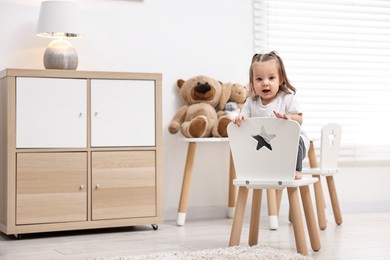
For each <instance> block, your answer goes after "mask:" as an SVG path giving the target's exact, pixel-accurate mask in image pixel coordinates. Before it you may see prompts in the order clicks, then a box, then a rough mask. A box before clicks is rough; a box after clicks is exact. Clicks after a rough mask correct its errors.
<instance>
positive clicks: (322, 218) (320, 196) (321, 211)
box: [308, 141, 326, 230]
mask: <svg viewBox="0 0 390 260" xmlns="http://www.w3.org/2000/svg"><path fill="white" fill-rule="evenodd" d="M308 158H309V164H310V168H318V162H317V157H316V152H315V149H314V144H313V141H310V147H309V151H308ZM313 177H315V178H318V181H317V182H316V183H314V185H313V186H314V195H315V200H316V208H317V218H318V225H319V227H320V229H321V230H325V229H326V214H325V208H326V204H325V198H324V192H323V190H322V183H321V176H320V175H314V176H313Z"/></svg>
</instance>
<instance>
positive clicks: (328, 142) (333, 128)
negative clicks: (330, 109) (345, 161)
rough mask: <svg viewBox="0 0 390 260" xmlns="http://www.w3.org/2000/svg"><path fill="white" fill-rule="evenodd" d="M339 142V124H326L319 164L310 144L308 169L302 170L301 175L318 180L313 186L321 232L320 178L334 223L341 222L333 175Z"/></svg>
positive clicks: (322, 200) (335, 168)
mask: <svg viewBox="0 0 390 260" xmlns="http://www.w3.org/2000/svg"><path fill="white" fill-rule="evenodd" d="M340 141H341V126H340V125H339V124H335V123H331V124H326V125H324V126H323V127H322V129H321V144H320V163H319V165H318V163H317V158H316V155H315V149H314V145H313V142H311V143H310V148H309V151H308V157H309V162H310V168H307V169H303V170H302V174H309V175H311V176H314V177H316V178H318V179H319V182H317V183H316V184H315V185H314V191H315V196H316V204H317V217H318V224H319V226H320V228H321V229H322V230H324V229H326V226H327V224H326V211H325V208H326V206H325V200H324V195H323V191H322V186H321V176H322V177H325V178H326V182H327V184H328V190H329V195H330V199H331V203H332V209H333V214H334V219H335V222H336V223H337V224H338V225H341V224H342V222H343V219H342V216H341V211H340V205H339V200H338V196H337V192H336V186H335V183H334V179H333V175H334V174H336V173H337V172H338V171H339V168H338V157H339V150H340Z"/></svg>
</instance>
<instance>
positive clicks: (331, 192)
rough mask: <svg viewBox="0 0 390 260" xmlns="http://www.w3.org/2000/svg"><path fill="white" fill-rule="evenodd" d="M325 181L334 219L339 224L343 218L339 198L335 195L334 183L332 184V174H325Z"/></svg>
mask: <svg viewBox="0 0 390 260" xmlns="http://www.w3.org/2000/svg"><path fill="white" fill-rule="evenodd" d="M326 182H327V183H328V190H329V195H330V201H331V203H332V209H333V214H334V220H335V221H336V223H337V225H341V224H342V223H343V218H342V216H341V210H340V205H339V199H338V197H337V192H336V185H335V184H334V179H333V176H326Z"/></svg>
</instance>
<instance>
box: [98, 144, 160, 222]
mask: <svg viewBox="0 0 390 260" xmlns="http://www.w3.org/2000/svg"><path fill="white" fill-rule="evenodd" d="M155 166H156V155H155V152H154V151H129V152H127V151H123V152H122V151H120V152H93V153H92V219H93V220H99V219H118V218H133V217H149V216H156V170H155Z"/></svg>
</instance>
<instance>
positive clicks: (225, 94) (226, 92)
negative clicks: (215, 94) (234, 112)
mask: <svg viewBox="0 0 390 260" xmlns="http://www.w3.org/2000/svg"><path fill="white" fill-rule="evenodd" d="M231 93H232V84H230V83H226V84H222V95H221V99H220V101H219V109H220V110H224V108H225V105H226V103H227V102H228V100H229V98H230V94H231Z"/></svg>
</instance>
